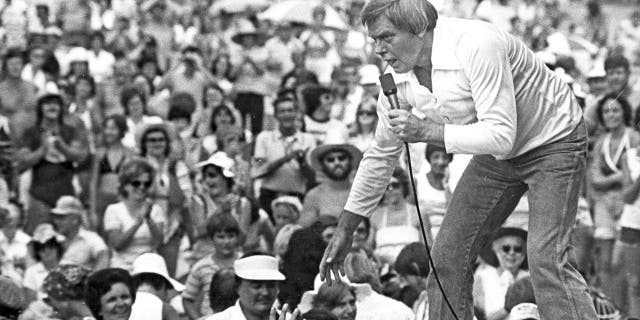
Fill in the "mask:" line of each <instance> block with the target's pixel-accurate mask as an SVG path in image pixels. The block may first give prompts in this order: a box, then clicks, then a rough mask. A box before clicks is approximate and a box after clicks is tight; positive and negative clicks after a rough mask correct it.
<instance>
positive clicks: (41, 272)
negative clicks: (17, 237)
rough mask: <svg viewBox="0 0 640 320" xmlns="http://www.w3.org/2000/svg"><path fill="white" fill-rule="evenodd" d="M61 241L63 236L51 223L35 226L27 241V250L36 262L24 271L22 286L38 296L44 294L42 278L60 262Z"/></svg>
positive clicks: (62, 252) (62, 250) (62, 241)
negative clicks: (31, 236)
mask: <svg viewBox="0 0 640 320" xmlns="http://www.w3.org/2000/svg"><path fill="white" fill-rule="evenodd" d="M63 243H64V236H63V235H61V234H59V233H57V232H56V231H55V230H54V229H53V226H52V225H50V224H48V223H42V224H39V225H38V226H37V227H36V230H35V231H34V232H33V238H32V240H31V242H30V243H29V249H30V250H29V251H30V252H31V254H32V255H33V259H34V260H35V261H37V263H36V264H34V265H32V266H30V267H29V268H27V270H26V271H25V273H24V280H23V282H22V284H23V286H25V287H26V288H29V289H31V290H34V291H36V292H37V293H38V295H39V296H41V295H43V294H44V291H43V288H42V285H43V283H44V279H45V278H46V277H47V275H49V272H51V270H54V269H55V268H57V267H58V265H59V264H60V260H61V259H62V255H63V254H64V247H63Z"/></svg>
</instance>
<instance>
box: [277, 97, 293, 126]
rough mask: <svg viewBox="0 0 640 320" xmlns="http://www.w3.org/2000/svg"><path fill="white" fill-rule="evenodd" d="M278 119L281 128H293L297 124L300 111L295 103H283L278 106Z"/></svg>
mask: <svg viewBox="0 0 640 320" xmlns="http://www.w3.org/2000/svg"><path fill="white" fill-rule="evenodd" d="M275 111H276V118H277V119H278V121H279V122H280V125H281V126H284V127H291V126H293V125H294V124H295V121H296V118H297V116H298V109H297V108H296V106H295V104H294V102H293V101H283V102H280V103H279V104H278V105H277V106H276V110H275Z"/></svg>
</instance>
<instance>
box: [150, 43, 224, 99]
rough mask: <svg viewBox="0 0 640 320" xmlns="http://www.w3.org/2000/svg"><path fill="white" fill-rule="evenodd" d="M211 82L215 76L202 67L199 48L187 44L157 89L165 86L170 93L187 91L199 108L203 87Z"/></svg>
mask: <svg viewBox="0 0 640 320" xmlns="http://www.w3.org/2000/svg"><path fill="white" fill-rule="evenodd" d="M212 82H214V83H215V78H214V77H213V75H211V74H210V73H209V71H208V70H207V69H206V68H205V67H204V65H203V62H202V53H201V52H200V49H198V48H197V47H193V46H188V47H186V48H184V49H183V50H182V58H181V61H180V63H178V64H176V65H175V66H174V67H173V68H172V69H171V70H169V71H167V73H166V74H165V75H164V77H163V78H162V81H160V83H159V84H158V87H157V90H163V89H165V88H166V89H169V91H170V92H171V93H178V92H186V93H189V94H191V96H192V97H193V99H194V100H195V101H196V103H197V104H198V107H197V110H200V109H201V108H202V105H201V103H202V101H203V96H202V95H203V93H204V89H205V88H206V87H207V85H209V83H212Z"/></svg>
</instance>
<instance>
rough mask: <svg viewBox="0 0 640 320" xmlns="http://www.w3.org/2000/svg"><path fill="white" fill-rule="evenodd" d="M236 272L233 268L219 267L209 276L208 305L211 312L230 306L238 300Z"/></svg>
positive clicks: (220, 310)
mask: <svg viewBox="0 0 640 320" xmlns="http://www.w3.org/2000/svg"><path fill="white" fill-rule="evenodd" d="M236 280H237V279H236V273H235V272H234V271H233V268H226V269H220V270H218V271H216V273H214V274H213V277H211V285H210V286H209V297H208V299H209V306H210V307H211V311H212V312H213V313H218V312H222V311H224V310H226V309H227V308H230V307H232V306H233V305H234V304H235V303H236V301H237V300H238V292H237V291H236V288H237V284H236Z"/></svg>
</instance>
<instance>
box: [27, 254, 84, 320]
mask: <svg viewBox="0 0 640 320" xmlns="http://www.w3.org/2000/svg"><path fill="white" fill-rule="evenodd" d="M89 273H90V270H89V269H86V268H83V267H80V266H76V265H73V264H65V265H60V266H58V267H57V268H55V269H53V270H51V272H50V273H49V274H48V275H47V276H46V278H45V279H44V283H43V285H42V287H43V290H44V296H43V297H41V298H40V299H38V300H36V301H34V302H32V303H31V304H29V307H28V308H27V309H26V310H25V311H24V313H23V314H22V315H21V316H20V319H23V320H56V319H69V320H82V319H86V317H89V318H91V317H92V314H91V310H90V309H89V307H88V306H87V305H86V304H85V302H84V289H85V283H86V281H87V277H88V276H89Z"/></svg>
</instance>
